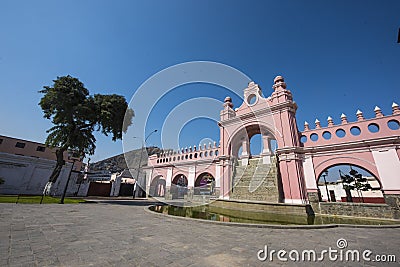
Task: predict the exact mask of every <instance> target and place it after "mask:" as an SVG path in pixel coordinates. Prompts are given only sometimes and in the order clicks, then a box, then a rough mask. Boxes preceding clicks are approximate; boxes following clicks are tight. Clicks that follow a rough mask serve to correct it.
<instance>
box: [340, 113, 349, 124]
mask: <svg viewBox="0 0 400 267" xmlns="http://www.w3.org/2000/svg"><path fill="white" fill-rule="evenodd" d="M340 118H341V119H342V124H345V123H347V116H346V114H344V113H342V115H340Z"/></svg>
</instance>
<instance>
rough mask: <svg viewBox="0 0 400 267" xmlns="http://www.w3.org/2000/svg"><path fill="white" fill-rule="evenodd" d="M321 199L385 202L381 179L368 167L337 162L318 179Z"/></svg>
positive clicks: (330, 200)
mask: <svg viewBox="0 0 400 267" xmlns="http://www.w3.org/2000/svg"><path fill="white" fill-rule="evenodd" d="M317 185H318V193H319V198H320V201H325V202H356V203H385V199H384V197H383V193H382V190H381V189H382V186H381V184H380V181H379V180H378V179H377V178H376V177H375V176H374V175H373V174H372V173H371V172H370V171H368V170H367V169H365V168H363V167H360V166H357V165H354V164H337V165H332V166H330V167H328V168H326V169H325V170H324V171H323V172H321V174H320V176H319V177H318V180H317Z"/></svg>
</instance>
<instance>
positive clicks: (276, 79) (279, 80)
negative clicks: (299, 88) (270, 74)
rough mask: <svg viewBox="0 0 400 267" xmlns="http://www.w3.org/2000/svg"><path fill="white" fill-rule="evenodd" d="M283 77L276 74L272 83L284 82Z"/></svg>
mask: <svg viewBox="0 0 400 267" xmlns="http://www.w3.org/2000/svg"><path fill="white" fill-rule="evenodd" d="M284 81H285V79H284V78H283V77H282V76H276V77H275V79H274V83H278V82H284Z"/></svg>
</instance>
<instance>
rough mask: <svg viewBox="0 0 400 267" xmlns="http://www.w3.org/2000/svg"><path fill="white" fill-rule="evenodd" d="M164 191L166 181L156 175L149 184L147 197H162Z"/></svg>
mask: <svg viewBox="0 0 400 267" xmlns="http://www.w3.org/2000/svg"><path fill="white" fill-rule="evenodd" d="M165 191H166V180H165V177H164V176H162V175H157V176H156V177H154V178H153V179H152V180H151V182H150V190H149V195H150V196H152V197H164V196H165Z"/></svg>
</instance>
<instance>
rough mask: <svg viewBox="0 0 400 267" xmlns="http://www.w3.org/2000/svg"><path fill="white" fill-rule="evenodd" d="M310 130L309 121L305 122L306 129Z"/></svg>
mask: <svg viewBox="0 0 400 267" xmlns="http://www.w3.org/2000/svg"><path fill="white" fill-rule="evenodd" d="M308 130H310V127H309V125H308V122H306V121H305V122H304V131H308Z"/></svg>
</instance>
